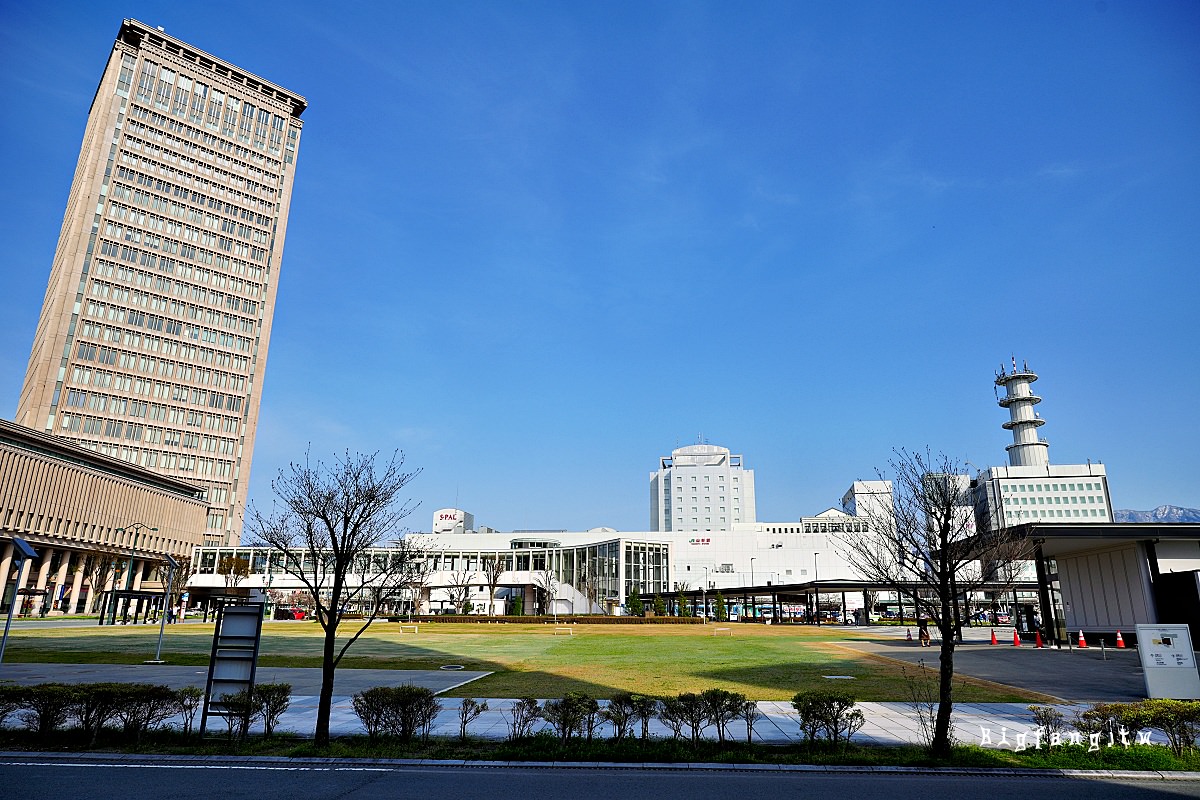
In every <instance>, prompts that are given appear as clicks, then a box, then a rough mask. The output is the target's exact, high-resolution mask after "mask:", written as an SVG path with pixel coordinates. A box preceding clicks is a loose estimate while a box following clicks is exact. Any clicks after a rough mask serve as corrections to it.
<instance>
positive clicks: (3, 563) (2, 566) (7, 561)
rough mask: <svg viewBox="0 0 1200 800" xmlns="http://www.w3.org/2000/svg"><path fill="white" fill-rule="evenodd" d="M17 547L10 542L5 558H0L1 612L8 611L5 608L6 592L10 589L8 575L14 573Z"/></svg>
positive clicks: (6, 548)
mask: <svg viewBox="0 0 1200 800" xmlns="http://www.w3.org/2000/svg"><path fill="white" fill-rule="evenodd" d="M16 549H17V548H16V545H14V544H13V543H12V542H9V543H8V545H7V546H6V547H5V548H4V557H3V558H0V610H3V611H7V610H8V609H7V608H5V607H4V602H3V601H4V598H5V597H6V595H5V594H4V592H5V591H6V590H7V589H8V573H9V572H11V571H12V561H13V552H14V551H15V550H16Z"/></svg>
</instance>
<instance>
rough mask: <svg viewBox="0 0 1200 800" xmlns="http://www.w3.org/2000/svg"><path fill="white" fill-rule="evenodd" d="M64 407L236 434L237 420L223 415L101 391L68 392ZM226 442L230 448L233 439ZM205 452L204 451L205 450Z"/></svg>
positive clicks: (71, 390) (75, 390)
mask: <svg viewBox="0 0 1200 800" xmlns="http://www.w3.org/2000/svg"><path fill="white" fill-rule="evenodd" d="M64 405H65V407H66V408H79V409H83V408H86V409H87V410H89V411H95V412H96V413H99V414H107V415H109V416H114V417H123V416H130V417H134V418H136V419H148V420H150V421H152V422H163V423H166V424H169V425H185V426H187V427H190V428H203V429H206V430H210V431H224V432H225V433H234V434H236V433H237V432H238V426H239V424H240V418H239V417H230V416H226V415H223V414H210V413H206V412H203V411H195V410H192V409H188V408H183V407H180V406H168V405H163V404H161V403H149V402H146V401H144V400H137V399H133V398H128V397H118V396H116V395H107V394H102V393H100V392H88V391H85V390H83V389H67V396H66V399H65V401H64ZM223 441H228V442H229V444H230V446H232V444H233V443H234V440H232V439H229V440H223ZM205 449H207V448H205ZM221 452H233V451H232V449H230V450H226V449H221Z"/></svg>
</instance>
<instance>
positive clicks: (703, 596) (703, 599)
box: [700, 567, 708, 622]
mask: <svg viewBox="0 0 1200 800" xmlns="http://www.w3.org/2000/svg"><path fill="white" fill-rule="evenodd" d="M700 605H701V606H703V608H702V609H701V611H700V620H701V622H708V567H705V568H704V585H703V586H701V587H700Z"/></svg>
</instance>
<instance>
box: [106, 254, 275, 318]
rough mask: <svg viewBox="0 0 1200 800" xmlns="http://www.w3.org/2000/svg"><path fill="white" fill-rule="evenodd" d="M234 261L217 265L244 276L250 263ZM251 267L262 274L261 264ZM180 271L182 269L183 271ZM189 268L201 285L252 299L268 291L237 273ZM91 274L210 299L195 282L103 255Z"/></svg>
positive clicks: (167, 292) (230, 260)
mask: <svg viewBox="0 0 1200 800" xmlns="http://www.w3.org/2000/svg"><path fill="white" fill-rule="evenodd" d="M233 261H234V260H232V259H226V262H228V263H226V264H223V265H222V264H218V265H217V266H218V268H220V267H222V266H224V267H228V268H229V269H231V270H232V271H234V272H238V273H239V274H242V275H245V274H246V273H247V271H248V270H247V267H248V265H247V264H246V262H245V261H237V262H236V263H233ZM238 264H240V265H242V266H241V269H240V270H239V269H238V266H237V265H238ZM252 269H255V270H258V271H259V272H260V273H261V272H262V267H253V268H252ZM179 271H180V272H182V271H183V270H179ZM188 271H189V274H188V276H187V277H188V278H189V279H190V280H192V281H197V282H199V283H200V284H211V285H212V286H213V287H214V289H226V288H227V289H229V290H230V291H232V292H236V293H238V294H242V295H248V296H250V297H253V298H257V297H258V296H259V295H260V294H262V293H263V292H264V291H265V288H264V287H263V285H262V284H261V283H256V282H254V281H253V280H249V281H247V280H244V279H242V278H239V277H238V276H237V275H236V274H226V273H224V272H221V271H218V270H211V269H206V268H204V267H195V268H192V267H189V268H188ZM91 273H92V275H93V276H95V277H98V278H115V279H116V280H118V281H124V282H126V283H130V284H133V285H134V286H140V287H142V288H145V289H154V290H155V291H158V292H161V293H163V294H174V295H176V296H178V297H184V298H186V297H188V296H190V295H193V294H195V299H201V298H202V297H203V298H204V299H205V300H207V298H208V294H207V293H206V294H203V295H201V294H200V292H202V291H204V287H203V286H197V285H196V283H184V282H183V281H177V280H174V279H172V278H171V277H168V276H167V275H163V274H161V273H155V272H143V271H142V270H140V269H135V268H133V267H129V266H126V265H125V264H118V263H116V262H115V261H105V260H104V259H102V258H97V259H95V260H94V261H93V262H92V267H91ZM260 277H261V276H260ZM218 294H220V293H218ZM222 297H223V295H222ZM163 308H164V309H165V308H166V306H163Z"/></svg>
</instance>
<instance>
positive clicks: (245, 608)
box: [200, 603, 263, 736]
mask: <svg viewBox="0 0 1200 800" xmlns="http://www.w3.org/2000/svg"><path fill="white" fill-rule="evenodd" d="M262 618H263V604H262V603H244V604H240V605H222V606H221V607H220V608H219V609H217V620H216V623H217V624H216V627H215V629H214V630H213V644H212V655H211V656H210V657H209V661H208V684H207V686H206V687H205V690H204V713H203V714H202V715H201V717H200V735H201V736H203V735H204V734H205V731H206V728H207V726H208V719H209V717H210V716H216V717H221V718H225V717H227V716H228V714H229V713H230V711H229V709H228V708H227V707H226V706H225V704H224V703H222V702H221V697H222V696H223V695H227V694H237V693H238V692H244V691H247V690H248V689H250V688H251V687H253V686H254V673H255V671H256V669H257V666H258V649H259V644H260V642H261V641H262Z"/></svg>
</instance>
